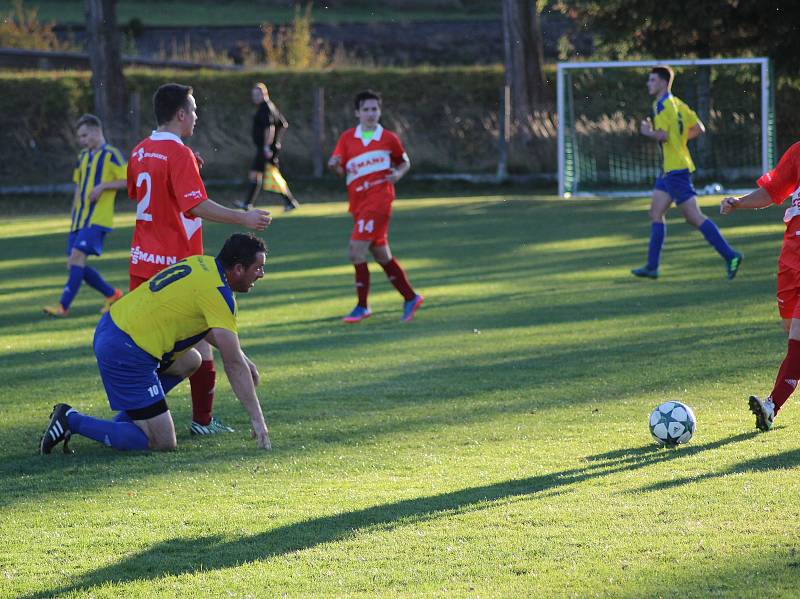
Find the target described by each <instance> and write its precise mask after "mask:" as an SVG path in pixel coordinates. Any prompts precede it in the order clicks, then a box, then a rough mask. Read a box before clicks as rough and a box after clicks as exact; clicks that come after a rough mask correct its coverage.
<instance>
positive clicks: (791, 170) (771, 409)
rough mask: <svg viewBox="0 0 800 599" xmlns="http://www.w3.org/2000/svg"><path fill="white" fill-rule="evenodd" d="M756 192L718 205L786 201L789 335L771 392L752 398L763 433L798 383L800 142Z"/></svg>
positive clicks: (784, 288) (784, 295)
mask: <svg viewBox="0 0 800 599" xmlns="http://www.w3.org/2000/svg"><path fill="white" fill-rule="evenodd" d="M757 184H758V189H756V190H755V191H753V192H751V193H749V194H747V195H746V196H742V197H741V198H725V199H724V200H722V204H721V205H720V212H721V213H722V214H730V213H731V212H733V211H734V210H740V209H743V208H744V209H751V210H755V209H758V208H766V207H767V206H769V205H771V204H782V203H783V202H784V201H785V200H786V199H787V198H789V199H790V200H791V205H790V206H789V207H788V208H787V209H786V212H785V214H784V216H783V222H785V223H786V232H785V233H784V236H783V246H782V247H781V255H780V258H778V311H779V312H780V315H781V319H782V320H783V328H784V329H785V330H786V332H787V333H788V334H789V343H788V348H787V350H786V357H785V358H784V359H783V362H782V363H781V366H780V368H779V369H778V375H777V376H776V377H775V385H774V387H773V388H772V392H771V393H770V394H769V395H768V396H767V397H766V398H765V399H763V400H762V399H759V398H758V397H757V396H755V395H751V396H750V399H749V404H750V411H751V412H753V414H755V416H756V427H757V428H759V429H760V430H762V431H768V430H769V429H771V428H772V422H773V420H774V419H775V416H776V415H777V414H778V410H780V409H781V406H783V404H784V403H785V402H786V400H787V399H789V396H790V395H791V394H792V393H793V392H794V390H795V388H796V387H797V381H798V380H800V142H798V143H796V144H794V145H793V146H792V147H791V148H789V149H788V150H786V153H785V154H784V155H783V156H782V157H781V159H780V161H779V162H778V165H777V166H776V167H775V168H774V169H772V170H771V171H769V172H768V173H765V174H764V175H762V176H761V177H760V178H759V179H758V181H757Z"/></svg>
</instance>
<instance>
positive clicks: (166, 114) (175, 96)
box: [153, 83, 192, 125]
mask: <svg viewBox="0 0 800 599" xmlns="http://www.w3.org/2000/svg"><path fill="white" fill-rule="evenodd" d="M191 93H192V88H191V87H190V86H188V85H181V84H180V83H165V84H164V85H162V86H161V87H159V88H158V89H157V90H156V93H155V94H153V112H154V113H155V114H156V123H158V124H159V125H163V124H165V123H169V122H170V121H171V120H172V119H173V118H174V117H175V115H176V114H178V111H179V110H180V109H181V108H183V109H188V108H189V94H191Z"/></svg>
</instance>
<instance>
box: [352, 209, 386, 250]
mask: <svg viewBox="0 0 800 599" xmlns="http://www.w3.org/2000/svg"><path fill="white" fill-rule="evenodd" d="M391 217H392V215H391V214H383V213H379V212H359V213H358V214H354V215H353V233H352V235H350V239H351V240H352V241H371V242H372V245H378V246H380V245H388V244H389V220H390V219H391Z"/></svg>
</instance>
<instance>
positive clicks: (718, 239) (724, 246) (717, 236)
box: [700, 218, 736, 260]
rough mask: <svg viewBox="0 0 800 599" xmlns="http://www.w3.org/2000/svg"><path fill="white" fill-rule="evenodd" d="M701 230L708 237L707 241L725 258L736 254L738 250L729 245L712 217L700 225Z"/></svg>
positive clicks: (727, 258)
mask: <svg viewBox="0 0 800 599" xmlns="http://www.w3.org/2000/svg"><path fill="white" fill-rule="evenodd" d="M700 232H701V233H702V234H703V237H705V238H706V241H707V242H708V243H710V244H711V246H712V247H713V248H714V249H715V250H717V252H719V255H720V256H722V257H723V258H725V260H730V259H731V258H733V257H734V256H735V255H736V252H735V251H733V248H732V247H731V246H729V245H728V242H727V241H725V238H724V237H723V236H722V233H720V232H719V229H718V228H717V225H715V224H714V221H712V220H711V219H710V218H707V219H706V220H705V222H704V223H703V224H702V225H700Z"/></svg>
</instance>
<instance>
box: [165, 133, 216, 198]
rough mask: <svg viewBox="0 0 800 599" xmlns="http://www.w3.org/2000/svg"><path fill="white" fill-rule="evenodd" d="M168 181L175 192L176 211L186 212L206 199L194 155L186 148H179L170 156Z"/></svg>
mask: <svg viewBox="0 0 800 599" xmlns="http://www.w3.org/2000/svg"><path fill="white" fill-rule="evenodd" d="M170 162H171V164H170V165H169V181H170V183H171V184H172V189H173V191H174V192H175V199H176V200H177V202H178V209H179V210H180V211H181V212H188V211H189V210H191V209H192V208H194V207H195V206H197V205H198V204H200V203H201V202H205V201H206V200H207V199H208V194H207V193H206V187H205V185H203V179H202V178H201V177H200V169H199V168H198V167H197V159H196V158H195V157H194V153H193V152H192V151H191V150H190V149H189V148H187V147H186V146H182V147H180V149H179V151H177V152H175V154H174V157H173V156H170Z"/></svg>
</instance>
